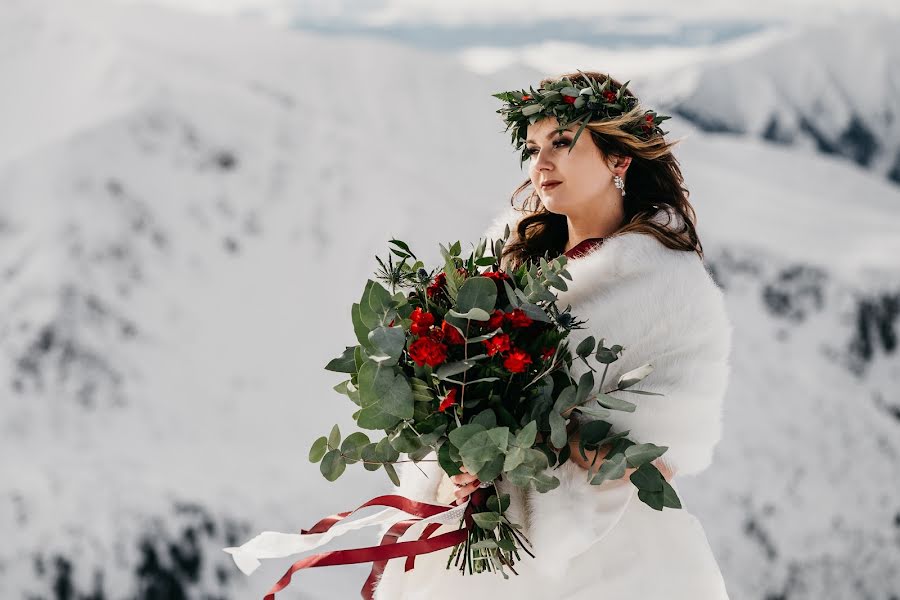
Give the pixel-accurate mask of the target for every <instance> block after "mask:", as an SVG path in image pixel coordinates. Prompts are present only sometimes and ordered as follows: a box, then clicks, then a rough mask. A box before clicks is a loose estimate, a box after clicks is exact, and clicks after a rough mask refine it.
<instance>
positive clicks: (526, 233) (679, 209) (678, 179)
mask: <svg viewBox="0 0 900 600" xmlns="http://www.w3.org/2000/svg"><path fill="white" fill-rule="evenodd" d="M582 73H584V76H583V75H582ZM585 76H587V77H589V78H591V79H593V80H596V81H597V82H598V83H600V84H601V85H602V84H603V83H604V82H605V81H606V79H607V77H606V75H603V74H601V73H598V72H596V71H581V72H580V73H579V72H576V73H566V74H563V75H560V76H558V77H548V78H545V79H543V80H542V81H541V84H540V85H541V86H544V85H546V84H549V83H552V82H555V81H559V80H560V79H563V78H564V77H567V78H569V80H571V81H572V82H573V83H582V84H586V83H587V81H585ZM610 82H611V85H612V89H613V90H614V91H616V90H618V89H619V88H620V87H621V86H622V84H621V83H620V82H619V81H617V80H616V79H613V78H612V77H610ZM645 111H646V108H644V107H642V106H641V105H640V103H637V104H636V105H635V107H634V108H633V109H632V110H630V111H628V112H627V113H625V114H622V115H621V116H618V117H616V118H614V119H609V120H603V121H591V122H589V123H588V124H587V125H586V127H585V131H590V135H591V139H593V140H594V144H596V146H597V148H599V149H600V153H601V155H602V156H603V158H604V159H607V160H608V158H609V157H610V156H630V157H631V164H630V165H629V166H628V170H627V171H626V175H625V196H624V198H623V202H624V212H625V216H624V219H623V220H622V224H621V225H620V227H619V228H618V229H617V230H616V231H615V232H614V233H613V234H611V235H610V236H608V237H607V239H609V238H610V237H615V236H619V235H622V234H625V233H643V234H647V235H652V236H654V237H655V238H657V239H658V240H659V241H660V242H662V243H663V244H664V245H665V246H667V247H668V248H672V249H674V250H684V251H689V252H696V253H697V255H698V256H699V257H700V259H701V260H702V259H703V246H702V244H701V243H700V239H699V237H698V236H697V230H696V226H695V223H696V218H697V217H696V213H695V212H694V207H693V206H691V203H690V202H689V201H688V196H689V195H690V192H689V191H688V190H687V188H685V187H684V178H683V177H682V175H681V169H680V167H679V165H678V160H677V159H676V158H675V156H674V155H673V154H672V148H673V147H674V146H675V145H676V144H677V143H678V142H680V141H681V140H675V141H671V142H670V141H668V140H666V139H664V137H663V136H662V135H654V136H652V138H651V139H649V140H642V139H640V138H638V137H636V136H634V135H632V134H630V133H628V132H626V131H625V130H624V128H622V127H621V126H622V125H623V124H628V123H632V124H633V123H635V122H640V120H641V119H642V117H643V114H644V112H645ZM529 187H531V179H530V178H529V179H526V180H525V182H524V183H523V184H522V185H520V186H519V187H518V188H517V189H516V190H515V191H514V192H513V194H512V196H511V197H510V204H511V205H513V206H514V207H515V200H516V198H517V197H518V196H519V195H520V194H522V193H523V192H524V191H526V190H527V189H528V188H529ZM518 210H521V211H522V212H523V213H525V216H523V217H522V218H521V219H519V221H518V223H517V224H516V227H515V229H514V231H515V236H511V238H510V241H509V242H508V243H507V245H506V246H505V247H504V249H503V255H502V261H503V262H504V263H506V264H507V265H508V266H509V268H512V269H515V268H518V267H519V266H520V265H522V264H523V263H534V262H536V261H538V259H539V258H540V257H542V256H550V257H556V256H559V255H560V254H562V253H563V251H564V249H565V245H566V242H567V241H568V235H569V233H568V226H567V223H566V216H565V215H561V214H555V213H552V212H550V211H548V210H547V209H546V207H544V205H543V203H542V202H541V199H540V197H539V196H538V194H537V192H536V191H535V190H534V189H533V187H532V189H531V193H530V194H529V195H528V197H527V198H526V199H525V201H524V202H523V204H522V207H521V208H520V209H518ZM660 210H667V211H668V212H669V213H670V214H669V219H668V222H667V223H665V224H661V223H658V222H655V221H653V220H651V219H652V217H653V216H654V215H655V214H656V213H657V211H660ZM671 213H675V214H676V215H678V216H679V217H681V219H680V221H681V226H680V227H678V228H677V229H676V228H671V227H668V225H669V224H671V222H672V214H671Z"/></svg>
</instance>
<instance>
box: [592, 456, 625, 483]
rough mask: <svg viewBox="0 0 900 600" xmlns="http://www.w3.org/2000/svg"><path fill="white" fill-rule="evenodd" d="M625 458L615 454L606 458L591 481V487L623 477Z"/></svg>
mask: <svg viewBox="0 0 900 600" xmlns="http://www.w3.org/2000/svg"><path fill="white" fill-rule="evenodd" d="M625 468H626V467H625V456H624V455H622V454H616V455H614V456H611V457H608V458H606V459H605V460H604V461H603V464H601V465H600V470H599V471H597V474H596V475H594V477H593V478H592V479H591V485H600V484H601V483H603V482H604V481H609V480H611V479H621V478H622V477H624V476H625Z"/></svg>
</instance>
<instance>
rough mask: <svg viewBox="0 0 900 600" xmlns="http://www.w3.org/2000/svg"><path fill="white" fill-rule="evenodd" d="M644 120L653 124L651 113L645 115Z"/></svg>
mask: <svg viewBox="0 0 900 600" xmlns="http://www.w3.org/2000/svg"><path fill="white" fill-rule="evenodd" d="M644 120H645V121H647V122H648V123H652V122H653V113H647V116H646V117H644Z"/></svg>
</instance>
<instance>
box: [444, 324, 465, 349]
mask: <svg viewBox="0 0 900 600" xmlns="http://www.w3.org/2000/svg"><path fill="white" fill-rule="evenodd" d="M441 334H442V338H443V340H444V341H445V342H447V343H448V344H454V345H459V344H465V343H466V338H464V337H463V336H461V335H460V333H459V331H458V330H457V329H456V327H454V326H453V325H451V324H450V323H448V322H447V321H444V322H443V323H441Z"/></svg>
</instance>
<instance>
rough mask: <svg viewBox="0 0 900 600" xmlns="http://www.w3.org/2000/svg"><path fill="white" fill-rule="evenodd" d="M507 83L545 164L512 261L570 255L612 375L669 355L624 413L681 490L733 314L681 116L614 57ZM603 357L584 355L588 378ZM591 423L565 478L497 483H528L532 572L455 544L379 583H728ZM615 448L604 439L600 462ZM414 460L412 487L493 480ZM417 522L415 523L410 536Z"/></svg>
mask: <svg viewBox="0 0 900 600" xmlns="http://www.w3.org/2000/svg"><path fill="white" fill-rule="evenodd" d="M534 93H537V94H538V95H539V98H533V97H532V94H534ZM582 95H583V96H584V98H583V99H581V98H580V96H582ZM496 97H498V98H501V99H504V100H506V101H507V106H506V107H505V108H503V109H501V110H500V111H498V112H500V113H501V114H504V115H505V116H506V120H507V124H508V125H509V126H510V127H512V128H513V129H514V133H513V139H514V141H515V142H516V143H517V147H519V148H522V151H523V154H522V156H523V160H525V161H527V163H528V168H529V178H528V180H527V181H525V182H524V183H523V184H522V185H521V186H520V187H519V188H518V189H517V190H516V192H515V193H514V194H513V200H514V199H515V198H516V196H518V195H519V194H520V193H522V192H524V191H525V190H527V189H529V188H531V192H530V194H529V196H528V198H527V199H526V201H525V204H524V206H523V208H522V209H521V210H519V209H515V208H514V209H511V210H510V211H509V212H508V213H506V214H504V215H501V217H500V218H498V219H497V221H496V222H495V223H494V224H493V225H492V226H491V228H490V229H489V230H488V231H487V232H486V234H485V236H486V237H491V238H494V239H496V238H498V237H501V235H502V232H503V230H504V228H505V226H507V225H508V226H509V227H510V230H511V236H510V239H509V241H508V242H507V245H506V247H505V249H504V254H503V261H504V264H505V265H506V266H507V267H508V268H515V266H517V265H519V264H522V263H524V262H531V261H536V260H538V259H539V258H540V257H541V256H556V255H558V254H561V253H565V254H566V255H567V256H569V258H570V262H569V265H568V270H569V272H570V274H571V275H572V281H571V283H569V284H568V286H569V289H568V290H567V291H565V292H561V293H560V294H559V305H560V306H566V305H571V307H572V314H573V315H575V316H576V317H578V318H579V319H582V320H586V321H587V323H586V324H585V328H584V329H576V330H574V331H573V332H572V335H571V336H570V340H571V343H572V345H573V347H574V345H575V344H577V343H578V342H579V341H581V339H584V338H585V337H587V336H588V335H593V336H594V337H595V338H596V339H598V340H599V339H601V338H604V339H605V340H606V341H607V342H608V343H609V344H620V345H622V346H623V347H624V349H623V352H622V357H621V358H620V359H619V360H618V361H616V362H615V363H613V364H611V365H610V368H609V371H608V373H607V376H606V381H607V382H614V381H616V380H617V379H618V377H619V375H621V374H623V373H625V372H627V371H629V370H632V369H635V368H637V367H639V366H641V365H643V364H646V363H650V364H652V365H653V367H654V371H653V372H652V373H651V374H650V375H649V376H648V377H647V378H646V379H645V380H644V381H642V382H641V383H639V384H637V385H635V386H634V388H630V389H637V390H641V391H652V392H656V393H658V394H663V395H630V394H629V395H628V398H627V399H628V400H629V401H632V402H634V403H635V404H637V409H636V410H635V411H634V412H631V413H627V412H620V411H614V412H613V413H612V415H611V417H610V418H609V419H608V420H609V421H610V422H611V423H612V424H613V428H614V429H613V431H623V430H629V431H630V433H629V435H628V437H629V438H630V439H632V440H633V441H635V442H637V443H643V442H652V443H655V444H657V445H660V446H667V447H668V450H667V451H666V452H665V454H663V455H662V456H661V457H660V458H658V459H657V460H656V461H655V464H656V465H657V466H658V467H659V469H660V470H661V471H662V473H663V475H664V476H665V477H666V479H668V480H669V481H670V483H671V484H672V485H673V487H674V488H675V489H676V491H677V483H676V482H675V481H674V479H673V478H674V477H675V476H677V475H692V474H696V473H699V472H700V471H702V470H703V469H705V468H706V467H707V466H708V465H709V464H710V463H711V460H712V454H713V449H714V447H715V446H716V444H717V443H718V441H719V439H720V436H721V405H722V397H723V395H724V392H725V389H726V386H727V379H728V372H729V368H730V367H729V353H730V344H731V331H732V328H731V324H730V322H729V319H728V317H727V314H726V311H725V307H724V302H723V298H722V293H721V291H720V290H719V288H718V287H717V286H716V284H715V283H714V282H713V280H712V278H711V277H710V275H709V273H708V272H707V271H706V269H705V268H704V266H703V262H702V258H703V250H702V246H701V244H700V241H699V239H698V237H697V233H696V230H695V226H694V221H695V214H694V211H693V208H692V207H691V205H690V203H689V202H688V199H687V196H688V192H687V190H686V189H685V188H684V187H683V185H682V184H683V180H682V176H681V172H680V169H679V167H678V162H677V160H676V159H675V157H674V156H673V155H672V152H671V148H672V146H673V145H674V144H673V143H671V142H669V141H667V140H666V139H665V137H664V133H665V132H662V131H661V130H660V129H659V128H658V126H657V125H658V123H659V122H661V121H662V120H664V119H665V118H668V117H661V116H660V115H657V114H656V113H654V112H653V111H646V110H645V109H643V108H642V107H641V106H640V104H639V102H638V101H637V99H636V98H635V97H634V96H633V95H632V94H631V93H630V92H628V91H627V88H626V87H624V86H622V85H621V84H620V83H619V82H618V81H616V80H614V79H612V78H609V77H608V76H603V75H601V74H600V73H596V72H580V71H579V72H578V73H570V74H567V75H563V76H561V77H558V78H548V79H545V80H543V81H542V82H541V85H540V87H539V89H538V90H537V92H535V91H534V90H531V93H528V92H526V91H525V90H522V92H505V93H502V94H497V95H496ZM539 100H544V102H542V103H541V102H537V101H539ZM529 106H530V107H532V108H529ZM583 132H589V135H580V134H581V133H583ZM575 364H576V365H580V363H575ZM585 369H586V367H584V366H583V365H582V366H580V368H578V367H576V368H575V369H573V375H574V376H575V378H576V379H577V378H578V377H579V376H580V375H581V373H582V372H583V370H585ZM608 387H609V384H608V383H607V384H606V385H605V386H604V390H603V391H606V389H607V388H608ZM622 395H623V396H624V395H625V394H624V393H622ZM575 425H577V424H576V423H575V422H571V423H570V424H569V430H570V432H571V435H570V440H569V443H570V444H571V445H572V446H573V450H574V451H573V452H572V453H571V457H572V458H571V459H570V460H569V461H567V462H566V463H564V464H563V465H561V466H559V467H558V468H556V469H553V470H552V474H553V475H555V476H556V477H558V478H559V479H560V482H561V483H560V485H559V487H557V488H556V489H554V490H552V491H551V492H548V493H544V494H540V493H537V492H536V491H534V490H531V489H529V490H526V491H522V490H520V489H519V488H516V487H514V486H511V485H509V484H508V483H506V482H504V481H503V480H502V479H500V480H498V481H497V482H495V484H496V485H497V487H498V488H499V491H501V492H502V493H508V494H510V495H511V498H512V503H511V506H510V508H509V513H508V514H509V517H510V519H511V520H512V521H513V522H515V523H519V524H521V525H523V527H524V528H525V531H526V535H527V536H528V537H529V539H530V540H531V542H532V544H533V551H534V553H535V554H536V558H534V559H530V558H529V557H526V556H524V555H523V560H522V562H521V563H519V564H518V565H517V571H518V572H519V573H520V574H519V575H518V576H511V577H510V578H509V579H508V580H504V579H503V578H502V577H500V576H498V575H494V574H479V575H474V576H465V577H464V576H461V575H460V573H459V572H458V571H457V570H456V569H453V568H451V569H449V570H447V569H446V564H447V558H448V555H449V552H450V551H449V549H448V550H444V551H438V552H434V553H432V554H427V555H422V556H419V557H418V558H417V560H416V564H415V568H414V569H413V570H411V571H405V570H404V565H403V561H397V560H394V561H390V562H389V563H388V565H387V567H386V568H385V570H384V573H383V574H382V576H381V579H380V581H379V583H378V586H377V588H376V592H375V598H376V599H377V600H388V599H390V600H417V599H419V598H421V599H426V598H427V599H429V600H435V599H441V598H459V597H464V598H469V599H470V600H472V599H480V598H492V599H499V598H535V599H536V598H541V599H546V598H554V599H557V598H562V599H567V600H580V599H582V598H584V599H587V598H590V599H591V600H595V599H597V598H604V599H615V600H630V599H634V600H637V599H642V600H643V599H656V598H665V599H667V600H679V599H685V600H687V599H691V600H697V599H703V600H719V599H727V597H728V595H727V592H726V589H725V584H724V582H723V579H722V576H721V574H720V571H719V568H718V565H717V563H716V561H715V558H714V556H713V554H712V552H711V550H710V547H709V543H708V541H707V538H706V535H705V533H704V531H703V527H702V526H701V524H700V523H699V521H698V520H697V519H696V518H695V517H694V516H693V515H692V514H691V513H690V512H689V511H688V508H687V506H685V503H684V499H683V498H682V508H681V509H670V508H666V509H664V510H663V511H657V510H654V509H652V508H650V507H649V506H648V505H647V504H645V503H644V502H642V501H641V500H640V499H639V498H638V496H637V493H636V489H635V486H634V485H633V484H632V483H631V482H630V481H629V480H628V477H629V476H630V474H631V472H633V470H632V469H629V471H628V472H627V473H626V474H625V476H624V477H622V478H620V479H618V480H613V481H606V482H604V483H603V484H601V485H590V484H589V483H588V482H587V471H586V468H587V467H588V466H589V465H590V464H591V462H592V461H593V460H594V456H592V455H590V454H589V455H588V457H587V460H584V459H583V458H582V457H581V456H580V454H579V452H578V451H577V444H578V440H577V438H576V435H577V434H576V433H575V431H574V430H575ZM607 450H608V448H605V447H601V448H600V449H599V450H598V451H597V452H598V453H599V456H598V457H597V463H596V464H595V465H594V469H596V468H597V467H598V466H599V463H600V461H601V460H602V458H603V456H605V453H606V451H607ZM430 458H433V457H430ZM402 466H403V468H402V469H401V470H400V480H401V485H400V486H399V487H398V488H397V490H396V493H398V494H401V495H404V496H407V497H410V498H415V499H418V500H425V501H430V502H442V503H451V502H456V503H461V502H463V501H464V500H465V499H466V498H468V496H469V495H470V494H471V493H472V492H473V491H474V489H476V488H477V487H478V485H479V484H480V483H481V482H479V481H478V480H477V479H475V478H474V476H472V475H469V474H467V473H463V474H461V475H456V476H454V477H453V478H448V477H447V475H446V474H445V473H444V472H443V471H442V470H441V468H440V467H439V466H438V465H437V463H436V462H432V461H422V462H420V463H419V464H418V465H410V464H409V463H404V464H403V465H402ZM452 528H453V527H452V526H450V525H447V526H444V528H442V529H441V530H439V531H438V532H436V533H435V534H434V535H437V534H438V533H443V532H444V531H445V530H446V531H449V530H451V529H452ZM416 535H417V532H416V530H415V528H414V529H411V530H410V531H409V532H408V533H407V534H406V536H404V539H411V538H413V537H414V536H416Z"/></svg>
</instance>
